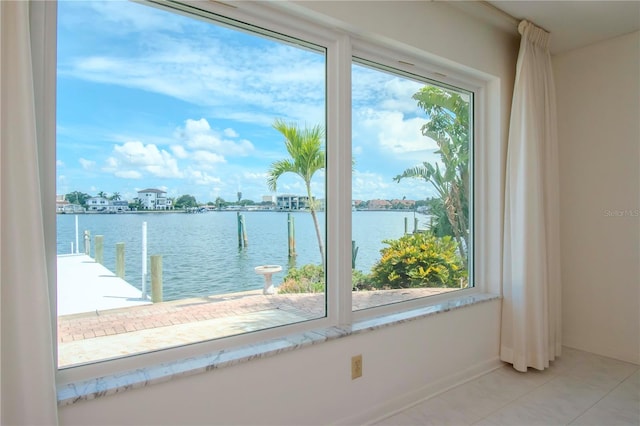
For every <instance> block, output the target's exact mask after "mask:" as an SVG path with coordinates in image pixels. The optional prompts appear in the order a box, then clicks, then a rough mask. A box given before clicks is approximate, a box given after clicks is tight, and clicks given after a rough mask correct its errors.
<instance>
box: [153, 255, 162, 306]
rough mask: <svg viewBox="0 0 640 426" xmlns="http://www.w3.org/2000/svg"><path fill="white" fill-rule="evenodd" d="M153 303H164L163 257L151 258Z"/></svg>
mask: <svg viewBox="0 0 640 426" xmlns="http://www.w3.org/2000/svg"><path fill="white" fill-rule="evenodd" d="M151 301H152V302H153V303H158V302H162V255H160V254H156V255H153V256H151Z"/></svg>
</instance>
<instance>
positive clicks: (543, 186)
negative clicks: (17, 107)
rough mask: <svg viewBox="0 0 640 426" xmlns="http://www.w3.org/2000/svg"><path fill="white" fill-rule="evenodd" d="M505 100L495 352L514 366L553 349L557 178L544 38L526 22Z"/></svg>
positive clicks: (540, 360) (543, 362) (537, 363)
mask: <svg viewBox="0 0 640 426" xmlns="http://www.w3.org/2000/svg"><path fill="white" fill-rule="evenodd" d="M518 30H519V31H520V34H521V35H522V39H521V42H520V53H519V55H518V62H517V69H516V80H515V87H514V93H513V103H512V106H511V123H510V128H509V145H508V153H507V175H506V187H505V218H504V255H503V271H502V272H503V308H502V334H501V345H500V358H501V359H502V360H503V361H506V362H509V363H511V364H513V366H514V368H515V369H516V370H519V371H527V368H528V367H533V368H536V369H538V370H542V369H544V368H547V367H549V361H553V360H554V358H555V357H556V356H559V355H560V350H561V329H560V320H561V318H560V297H561V288H560V258H559V257H560V241H559V188H558V185H559V181H558V148H557V130H556V105H555V102H556V101H555V88H554V84H553V71H552V68H551V55H550V53H549V42H550V37H549V34H548V33H547V32H545V31H544V30H542V29H541V28H538V27H536V26H535V25H533V24H531V23H530V22H527V21H522V22H521V23H520V25H519V26H518Z"/></svg>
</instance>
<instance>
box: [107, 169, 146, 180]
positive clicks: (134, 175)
mask: <svg viewBox="0 0 640 426" xmlns="http://www.w3.org/2000/svg"><path fill="white" fill-rule="evenodd" d="M114 174H115V175H116V176H117V177H119V178H123V179H140V178H141V177H142V173H140V172H137V171H135V170H125V171H116V172H115V173H114Z"/></svg>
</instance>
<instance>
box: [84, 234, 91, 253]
mask: <svg viewBox="0 0 640 426" xmlns="http://www.w3.org/2000/svg"><path fill="white" fill-rule="evenodd" d="M84 254H86V255H87V256H91V232H89V231H86V230H85V231H84Z"/></svg>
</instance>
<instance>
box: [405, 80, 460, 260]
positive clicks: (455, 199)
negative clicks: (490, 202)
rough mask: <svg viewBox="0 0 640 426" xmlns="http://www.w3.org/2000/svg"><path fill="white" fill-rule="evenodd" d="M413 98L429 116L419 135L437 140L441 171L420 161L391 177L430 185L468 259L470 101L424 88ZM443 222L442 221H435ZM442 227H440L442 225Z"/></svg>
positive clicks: (445, 92) (437, 89) (444, 92)
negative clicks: (420, 181)
mask: <svg viewBox="0 0 640 426" xmlns="http://www.w3.org/2000/svg"><path fill="white" fill-rule="evenodd" d="M413 98H414V99H415V100H417V101H418V106H420V108H422V109H424V110H425V112H426V113H427V114H428V115H429V119H430V120H429V122H428V123H427V124H425V125H424V126H422V129H421V130H422V134H423V135H424V136H428V137H430V138H432V139H433V140H435V141H436V143H437V144H438V148H439V149H438V150H437V151H436V154H440V160H441V162H442V164H443V165H444V167H443V168H440V166H439V165H438V163H435V165H433V164H431V163H428V162H423V163H422V164H421V165H419V166H416V167H412V168H409V169H407V170H405V171H404V172H403V173H402V174H401V175H398V176H396V177H395V178H393V180H395V181H396V182H400V180H401V179H404V178H416V179H422V180H425V181H427V182H430V183H431V184H432V185H433V187H434V188H435V190H436V192H437V193H438V195H439V197H440V199H441V200H442V201H441V204H442V206H443V207H444V209H442V210H439V211H440V212H443V213H444V214H445V215H446V220H447V221H448V222H449V227H447V228H449V229H450V230H451V231H452V232H453V237H454V238H455V239H456V241H457V242H458V249H459V251H460V256H461V257H462V259H463V261H465V263H466V260H467V256H466V248H467V247H468V243H469V211H468V210H469V100H468V99H467V98H465V97H463V96H461V95H460V94H458V93H455V92H450V91H446V90H443V89H440V88H437V87H434V86H425V87H423V88H422V89H420V91H418V92H417V93H416V94H414V95H413ZM438 219H440V220H442V218H438ZM441 225H442V224H441Z"/></svg>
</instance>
